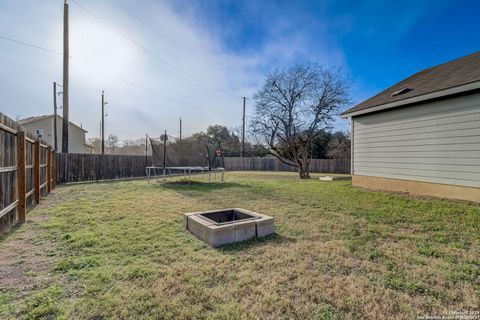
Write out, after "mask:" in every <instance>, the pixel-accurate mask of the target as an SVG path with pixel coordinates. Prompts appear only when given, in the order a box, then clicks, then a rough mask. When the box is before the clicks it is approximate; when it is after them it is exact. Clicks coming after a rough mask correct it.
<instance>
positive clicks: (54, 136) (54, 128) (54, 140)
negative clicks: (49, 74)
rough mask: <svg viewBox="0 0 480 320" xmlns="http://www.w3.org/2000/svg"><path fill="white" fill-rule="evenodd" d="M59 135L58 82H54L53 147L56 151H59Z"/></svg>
mask: <svg viewBox="0 0 480 320" xmlns="http://www.w3.org/2000/svg"><path fill="white" fill-rule="evenodd" d="M57 137H58V136H57V83H56V82H53V147H54V148H55V152H58V146H57Z"/></svg>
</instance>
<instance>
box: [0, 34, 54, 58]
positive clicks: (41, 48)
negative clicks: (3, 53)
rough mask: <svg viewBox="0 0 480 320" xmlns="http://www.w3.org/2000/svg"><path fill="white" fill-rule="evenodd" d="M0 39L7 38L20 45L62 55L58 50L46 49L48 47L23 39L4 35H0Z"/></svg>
mask: <svg viewBox="0 0 480 320" xmlns="http://www.w3.org/2000/svg"><path fill="white" fill-rule="evenodd" d="M0 39H3V40H7V41H10V42H14V43H16V44H21V45H23V46H27V47H31V48H35V49H40V50H43V51H47V52H51V53H55V54H59V55H63V53H62V52H60V51H56V50H52V49H48V48H45V47H40V46H37V45H35V44H31V43H28V42H24V41H20V40H15V39H12V38H8V37H4V36H0Z"/></svg>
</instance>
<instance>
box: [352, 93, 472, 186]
mask: <svg viewBox="0 0 480 320" xmlns="http://www.w3.org/2000/svg"><path fill="white" fill-rule="evenodd" d="M352 131H353V132H354V139H353V143H354V146H353V170H354V174H356V175H366V176H375V177H384V178H394V179H405V180H416V181H426V182H434V183H444V184H453V185H461V186H468V187H480V94H479V93H476V94H471V95H467V96H462V97H456V98H450V99H446V100H441V101H435V102H429V103H424V104H421V105H417V106H412V107H404V108H398V109H393V110H389V111H385V112H381V113H373V114H369V115H364V116H357V117H353V130H352Z"/></svg>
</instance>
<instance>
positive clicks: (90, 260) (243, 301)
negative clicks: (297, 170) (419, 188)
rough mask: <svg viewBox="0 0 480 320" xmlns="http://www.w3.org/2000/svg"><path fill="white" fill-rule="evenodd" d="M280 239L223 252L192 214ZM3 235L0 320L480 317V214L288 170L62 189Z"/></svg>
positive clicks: (463, 207)
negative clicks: (225, 219) (249, 224)
mask: <svg viewBox="0 0 480 320" xmlns="http://www.w3.org/2000/svg"><path fill="white" fill-rule="evenodd" d="M226 207H242V208H245V209H248V210H252V211H257V212H260V213H265V214H268V215H271V216H273V217H275V219H276V227H277V230H276V231H277V233H276V234H275V235H273V236H270V237H267V238H264V239H263V240H256V241H248V242H245V243H241V244H235V245H229V246H225V247H222V248H219V249H212V248H210V247H208V246H207V245H206V244H204V243H203V242H201V241H199V240H197V239H196V238H195V237H193V236H192V235H190V234H189V233H188V232H186V231H184V229H183V217H182V214H183V213H184V212H189V211H198V210H208V209H216V208H226ZM27 219H28V220H29V222H28V223H26V224H24V225H22V226H20V227H19V228H16V229H15V230H14V231H13V232H11V233H10V234H9V235H7V236H4V237H3V238H0V318H2V319H3V318H6V319H10V318H11V319H17V318H30V319H34V318H57V317H58V318H65V319H80V318H81V319H85V318H88V319H105V318H124V319H126V318H132V319H148V318H153V319H258V318H262V319H344V318H350V319H360V318H370V319H387V318H388V319H415V318H416V317H417V316H424V315H430V316H434V315H448V314H449V312H452V311H475V310H477V311H478V310H480V307H479V304H480V302H479V301H480V300H479V299H480V271H479V270H480V207H479V206H478V205H474V204H467V203H455V202H450V201H443V200H429V199H414V198H409V197H405V196H402V195H394V194H387V193H375V192H370V191H366V190H362V189H358V188H353V187H351V185H350V181H337V182H320V181H318V180H317V179H312V180H310V181H305V180H299V179H298V176H297V175H296V174H289V173H281V174H280V173H254V172H247V173H227V174H226V183H224V184H221V183H212V184H208V183H206V182H205V181H203V182H201V180H198V182H196V183H193V184H192V185H190V186H188V185H185V184H183V183H180V182H178V181H177V182H171V183H159V182H151V183H150V184H147V182H146V181H144V180H136V181H123V182H110V183H90V184H77V185H69V186H59V187H58V188H57V189H56V190H55V191H54V192H53V194H52V195H51V196H49V197H48V198H47V199H45V200H44V201H43V202H42V204H41V205H40V206H38V207H36V208H35V209H34V210H32V211H30V212H29V213H28V214H27Z"/></svg>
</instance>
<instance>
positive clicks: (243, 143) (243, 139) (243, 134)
mask: <svg viewBox="0 0 480 320" xmlns="http://www.w3.org/2000/svg"><path fill="white" fill-rule="evenodd" d="M246 100H247V98H246V97H243V117H242V146H241V149H240V156H241V157H243V156H244V155H245V103H246Z"/></svg>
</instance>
